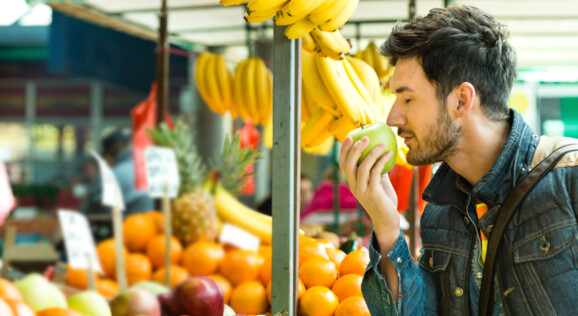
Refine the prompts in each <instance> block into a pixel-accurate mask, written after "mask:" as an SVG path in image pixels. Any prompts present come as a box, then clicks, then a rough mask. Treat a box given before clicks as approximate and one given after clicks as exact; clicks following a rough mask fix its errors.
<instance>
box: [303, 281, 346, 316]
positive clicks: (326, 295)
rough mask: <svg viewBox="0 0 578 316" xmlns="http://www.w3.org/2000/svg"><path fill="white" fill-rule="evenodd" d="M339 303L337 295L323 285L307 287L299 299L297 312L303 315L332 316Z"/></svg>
mask: <svg viewBox="0 0 578 316" xmlns="http://www.w3.org/2000/svg"><path fill="white" fill-rule="evenodd" d="M337 305H339V301H338V300H337V296H335V294H333V292H331V290H330V289H328V288H326V287H324V286H314V287H312V288H309V289H307V291H305V294H303V296H302V297H301V299H300V300H299V313H300V315H303V316H333V312H334V311H335V309H336V308H337Z"/></svg>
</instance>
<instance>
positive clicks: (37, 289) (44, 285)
mask: <svg viewBox="0 0 578 316" xmlns="http://www.w3.org/2000/svg"><path fill="white" fill-rule="evenodd" d="M14 286H16V287H17V288H18V290H19V291H20V293H21V294H22V297H23V298H24V302H26V304H28V306H30V308H32V310H34V311H35V312H38V311H40V310H43V309H47V308H50V307H64V308H66V306H67V305H66V298H65V297H64V294H63V293H62V291H60V289H59V288H58V287H56V286H55V285H54V284H52V283H50V282H48V280H46V278H45V277H44V276H42V275H41V274H39V273H31V274H28V275H26V276H25V277H23V278H22V279H19V280H16V281H14Z"/></svg>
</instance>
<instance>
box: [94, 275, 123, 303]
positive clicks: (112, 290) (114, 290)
mask: <svg viewBox="0 0 578 316" xmlns="http://www.w3.org/2000/svg"><path fill="white" fill-rule="evenodd" d="M96 290H97V292H98V293H100V295H102V296H104V297H105V298H108V299H113V298H115V297H116V296H117V295H118V293H119V291H118V284H117V283H116V282H115V281H114V280H111V279H100V280H98V282H97V283H96Z"/></svg>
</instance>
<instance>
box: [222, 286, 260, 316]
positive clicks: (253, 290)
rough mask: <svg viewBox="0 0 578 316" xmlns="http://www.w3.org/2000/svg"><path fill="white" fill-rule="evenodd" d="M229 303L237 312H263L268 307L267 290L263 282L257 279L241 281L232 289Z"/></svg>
mask: <svg viewBox="0 0 578 316" xmlns="http://www.w3.org/2000/svg"><path fill="white" fill-rule="evenodd" d="M229 305H230V306H231V307H232V308H233V310H234V311H235V312H237V313H241V314H249V315H256V314H265V313H266V312H267V308H269V304H267V291H266V290H265V287H264V286H263V284H261V283H260V282H257V281H248V282H244V283H241V284H239V285H238V286H236V287H235V288H234V289H233V292H232V293H231V301H230V304H229Z"/></svg>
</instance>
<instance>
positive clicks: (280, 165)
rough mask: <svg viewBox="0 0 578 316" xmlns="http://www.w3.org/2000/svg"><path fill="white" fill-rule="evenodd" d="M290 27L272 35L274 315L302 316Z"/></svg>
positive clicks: (297, 71) (295, 76) (295, 57)
mask: <svg viewBox="0 0 578 316" xmlns="http://www.w3.org/2000/svg"><path fill="white" fill-rule="evenodd" d="M284 29H285V27H283V26H275V28H274V35H273V104H274V105H275V106H274V107H273V152H272V153H273V177H272V178H273V192H272V198H273V201H272V204H273V262H275V264H274V265H273V270H272V274H273V275H272V280H271V282H272V283H271V284H272V285H271V289H272V304H271V305H272V306H271V311H272V314H273V315H275V314H277V313H283V314H286V315H297V285H298V283H297V282H298V275H299V274H298V269H299V264H298V263H299V261H298V260H299V259H298V256H299V247H298V245H299V238H298V229H299V199H300V197H299V190H298V188H299V182H298V181H299V175H300V173H301V172H300V166H301V151H300V147H299V144H300V143H301V140H300V138H301V130H300V120H301V104H300V103H301V97H300V96H301V40H300V39H297V40H288V39H287V38H286V37H285V35H284V34H283V31H284Z"/></svg>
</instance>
